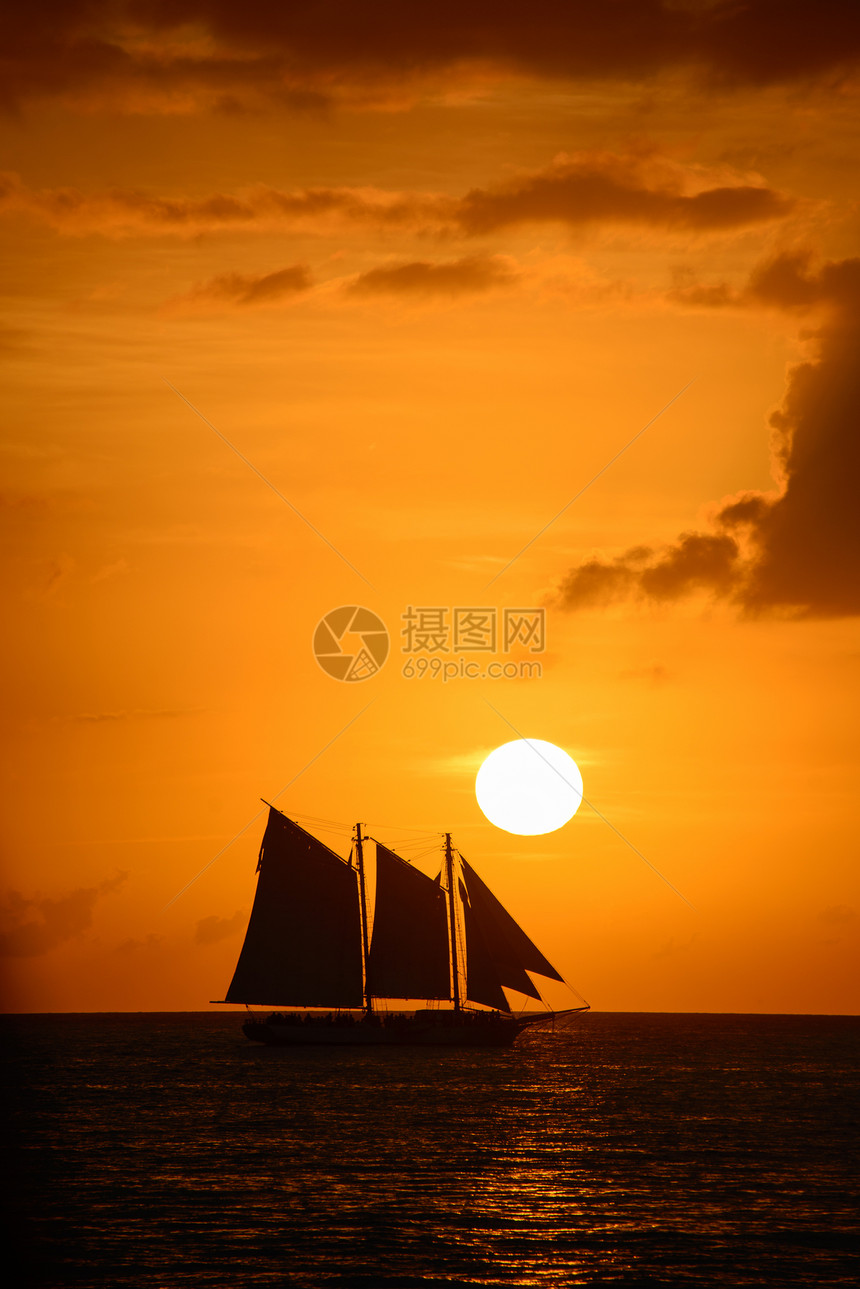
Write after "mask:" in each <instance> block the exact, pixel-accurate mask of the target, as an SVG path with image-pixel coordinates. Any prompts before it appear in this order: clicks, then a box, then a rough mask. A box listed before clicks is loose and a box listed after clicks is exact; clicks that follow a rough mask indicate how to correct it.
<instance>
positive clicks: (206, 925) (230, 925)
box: [194, 909, 248, 944]
mask: <svg viewBox="0 0 860 1289" xmlns="http://www.w3.org/2000/svg"><path fill="white" fill-rule="evenodd" d="M247 920H248V914H247V913H243V912H242V910H241V909H240V910H239V912H238V913H234V914H233V916H232V917H231V918H219V917H215V916H214V915H213V916H211V917H208V918H201V919H200V921H199V922H198V923H197V926H196V928H195V931H194V940H195V943H196V944H217V943H218V941H219V940H226V938H227V936H228V935H233V934H234V933H235V932H236V931H240V930H241V929H242V927H243V926H244V925H245V923H246V922H247Z"/></svg>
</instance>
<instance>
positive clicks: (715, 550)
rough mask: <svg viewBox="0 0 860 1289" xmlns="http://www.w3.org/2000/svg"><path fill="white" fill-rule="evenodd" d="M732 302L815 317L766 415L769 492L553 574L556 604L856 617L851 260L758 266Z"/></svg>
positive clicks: (856, 303) (788, 259)
mask: <svg viewBox="0 0 860 1289" xmlns="http://www.w3.org/2000/svg"><path fill="white" fill-rule="evenodd" d="M737 300H745V301H748V302H759V303H766V304H768V305H771V306H774V307H778V308H782V309H786V310H791V311H803V312H806V311H809V310H813V309H815V310H818V311H819V312H820V314H821V315H822V316H821V317H820V318H819V319H818V324H817V326H816V327H815V329H814V330H813V331H812V332H811V338H812V340H813V343H814V346H815V354H814V356H813V357H812V358H811V359H810V360H809V361H807V362H803V363H800V364H798V365H797V366H795V367H794V368H792V369H791V371H790V372H789V376H788V382H787V386H786V391H785V395H784V397H783V401H782V404H781V406H780V407H779V408H778V410H777V411H776V412H774V413H773V415H772V416H771V418H770V424H771V428H772V431H773V455H774V469H775V475H776V477H777V480H778V484H779V487H778V489H775V490H774V491H773V492H769V493H764V492H755V491H749V492H742V493H739V494H737V495H736V496H735V497H731V498H728V499H726V500H724V501H723V502H722V503H721V504H720V505H719V506H718V508H717V509H716V512H715V514H714V518H713V522H712V525H711V528H710V531H707V532H688V533H682V534H681V535H680V536H679V537H678V539H677V541H676V542H674V543H672V544H670V545H668V546H661V547H651V546H637V547H635V548H632V549H630V550H628V551H626V552H624V553H623V554H621V555H619V556H618V557H616V558H614V559H609V560H606V559H600V558H594V559H590V560H586V561H585V562H584V563H582V564H580V565H578V566H577V567H575V568H573V569H571V570H569V571H568V573H567V574H566V575H565V577H564V578H563V580H562V582H561V585H560V587H559V591H558V597H557V603H558V604H559V606H560V607H563V608H566V609H572V610H575V609H582V608H588V607H597V606H602V605H605V604H609V603H611V602H612V601H615V600H619V599H624V598H627V597H631V596H633V597H638V598H640V599H644V600H647V601H651V602H656V603H666V602H671V601H676V600H680V599H681V598H683V597H685V596H688V595H691V594H693V593H695V592H706V593H708V594H710V595H712V596H714V597H716V598H719V599H725V600H728V601H731V602H733V603H734V604H736V605H737V606H738V607H739V608H740V609H741V610H743V611H744V612H747V613H762V612H774V611H776V612H787V613H791V614H797V615H803V616H811V617H845V616H853V615H855V614H858V613H860V578H858V575H857V571H858V568H860V507H858V504H857V480H858V477H860V433H858V408H860V363H858V358H857V355H858V353H860V259H847V260H840V261H833V262H830V263H827V264H824V265H823V266H821V267H820V268H818V269H815V268H813V267H812V263H811V259H810V257H809V256H808V255H803V254H791V255H783V256H780V257H778V258H777V259H775V260H773V261H771V262H769V263H767V264H764V265H762V266H761V267H759V268H758V269H757V270H756V271H755V272H754V273H753V274H752V276H751V278H750V281H749V283H748V285H747V287H746V288H745V290H744V291H743V292H740V293H738V295H737Z"/></svg>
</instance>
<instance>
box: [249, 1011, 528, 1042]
mask: <svg viewBox="0 0 860 1289" xmlns="http://www.w3.org/2000/svg"><path fill="white" fill-rule="evenodd" d="M523 1028H524V1026H523V1025H522V1024H521V1022H520V1021H518V1020H517V1019H516V1018H515V1017H513V1016H503V1015H501V1014H500V1013H475V1012H465V1013H460V1014H459V1015H458V1014H457V1013H455V1012H438V1011H436V1012H424V1013H420V1012H419V1013H416V1014H415V1015H414V1016H396V1017H374V1018H373V1019H372V1020H367V1019H364V1018H361V1019H355V1018H354V1017H341V1016H335V1017H332V1018H331V1019H329V1018H317V1017H314V1018H312V1019H305V1018H303V1017H301V1016H300V1015H297V1014H294V1015H288V1016H287V1017H286V1018H280V1017H269V1019H268V1020H249V1021H246V1022H245V1024H244V1025H243V1026H242V1030H243V1032H244V1034H245V1036H246V1037H247V1038H249V1039H251V1041H252V1042H255V1043H264V1044H265V1045H266V1046H267V1047H510V1046H511V1044H512V1043H513V1041H514V1039H515V1038H516V1037H517V1035H518V1034H519V1033H520V1032H521V1030H522V1029H523Z"/></svg>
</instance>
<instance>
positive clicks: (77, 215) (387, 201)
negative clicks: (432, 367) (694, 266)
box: [0, 151, 793, 293]
mask: <svg viewBox="0 0 860 1289" xmlns="http://www.w3.org/2000/svg"><path fill="white" fill-rule="evenodd" d="M792 206H793V202H792V201H791V199H790V198H788V197H786V196H784V195H783V194H781V193H778V192H775V191H774V190H773V189H771V188H767V187H756V186H753V185H750V184H736V185H730V184H726V183H725V182H721V183H719V184H717V185H714V186H710V187H709V186H708V185H707V176H706V175H705V174H704V172H703V171H702V170H701V169H700V168H695V169H687V168H685V167H684V166H682V165H680V164H679V163H677V162H674V161H670V160H668V159H667V158H665V157H661V156H659V155H657V154H655V153H646V154H629V155H618V154H616V153H610V152H599V151H592V152H581V153H577V154H575V155H572V156H561V157H559V158H557V159H556V161H555V162H554V163H553V164H552V165H550V166H548V167H546V168H545V169H542V170H535V171H530V172H528V173H525V174H522V175H520V176H518V177H517V178H516V179H514V180H512V181H510V182H508V183H505V184H499V185H494V186H488V187H485V188H474V189H472V190H471V191H470V192H467V193H466V194H465V195H464V196H463V197H460V198H457V197H445V196H440V195H439V194H435V193H405V192H390V191H383V190H380V189H374V188H309V189H303V190H299V191H296V192H285V191H282V190H279V189H276V188H270V187H267V186H265V185H257V186H256V187H254V188H249V189H247V190H245V191H244V192H241V193H239V194H229V193H212V194H210V195H208V196H204V197H194V198H186V197H159V196H153V195H151V194H147V193H143V192H140V191H137V190H131V189H111V190H109V191H107V192H95V193H84V192H81V191H79V190H78V189H74V188H53V189H51V188H46V189H34V188H30V187H28V186H27V185H26V184H25V183H23V182H22V180H21V179H20V177H19V176H18V175H15V174H12V173H6V174H2V175H0V211H6V212H10V213H15V212H20V213H23V214H27V215H29V216H31V217H35V218H37V219H40V220H43V221H44V222H46V223H48V224H50V225H51V226H52V227H53V228H56V229H57V230H58V231H61V232H65V233H72V234H79V235H80V234H86V233H93V232H94V233H101V234H103V235H105V236H108V237H126V236H133V235H137V236H153V235H155V236H163V235H173V236H176V235H178V236H184V237H189V236H194V235H196V234H198V233H202V232H217V231H219V230H221V231H228V232H229V231H233V230H234V229H236V228H237V227H241V228H242V229H243V230H247V231H255V232H270V231H274V230H282V229H291V230H296V229H303V230H305V231H308V232H312V233H314V234H317V235H320V234H323V233H325V232H326V231H332V230H335V229H337V230H341V229H343V227H344V226H355V225H362V226H366V227H373V228H382V229H398V228H401V229H404V230H407V231H413V232H424V233H434V234H443V235H449V236H450V235H458V236H465V237H475V236H483V235H485V234H488V233H493V232H496V231H497V230H499V229H503V228H507V227H510V226H512V225H522V224H541V223H544V224H545V223H558V224H562V225H567V226H568V227H570V228H582V227H585V226H588V225H593V224H600V223H605V224H627V225H632V226H639V227H644V228H654V229H665V230H667V231H669V230H671V231H674V232H687V233H695V234H703V233H711V234H714V233H717V234H719V233H724V232H728V231H730V230H732V229H735V228H745V227H748V226H749V225H754V224H761V223H764V222H768V221H772V220H777V219H781V218H783V217H784V216H785V215H787V214H788V213H789V212H790V210H791V209H792ZM242 281H243V279H241V277H238V276H236V277H228V278H225V279H224V280H223V287H222V288H219V289H222V291H226V292H227V293H232V292H233V291H234V288H235V289H237V290H238V291H239V292H240V293H241V289H242Z"/></svg>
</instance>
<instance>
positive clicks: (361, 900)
mask: <svg viewBox="0 0 860 1289" xmlns="http://www.w3.org/2000/svg"><path fill="white" fill-rule="evenodd" d="M355 857H356V860H357V861H358V864H357V866H358V906H359V909H360V911H361V947H362V953H363V956H364V1009H365V1011H366V1012H368V1013H370V1012H372V1011H373V1002H372V1000H371V997H370V980H369V975H368V970H367V967H368V963H369V961H370V950H369V948H368V943H367V895H366V892H365V889H364V847H363V845H362V837H361V824H356V825H355Z"/></svg>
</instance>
